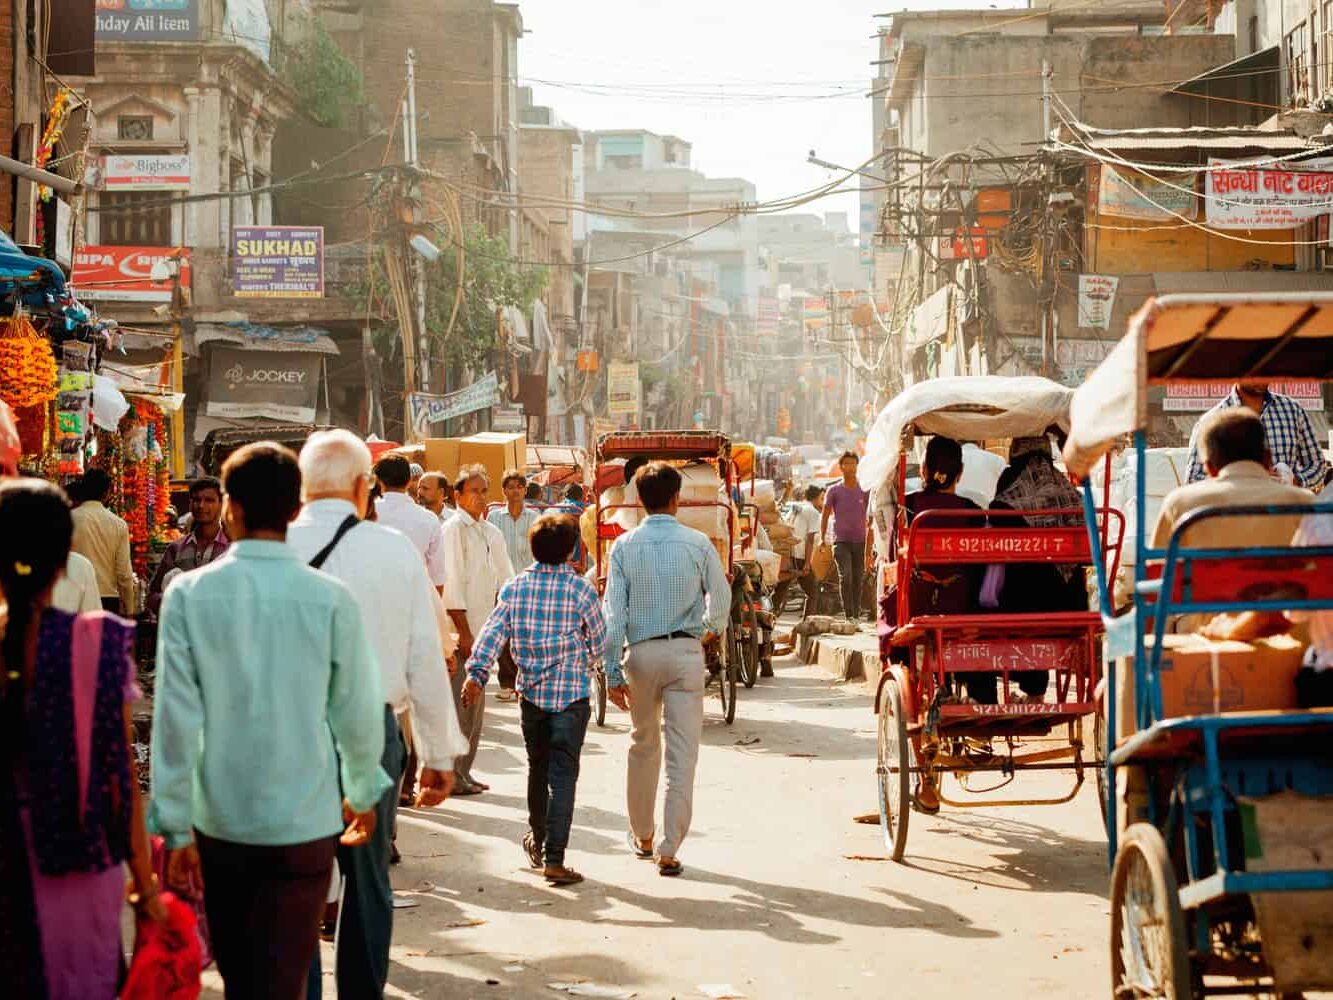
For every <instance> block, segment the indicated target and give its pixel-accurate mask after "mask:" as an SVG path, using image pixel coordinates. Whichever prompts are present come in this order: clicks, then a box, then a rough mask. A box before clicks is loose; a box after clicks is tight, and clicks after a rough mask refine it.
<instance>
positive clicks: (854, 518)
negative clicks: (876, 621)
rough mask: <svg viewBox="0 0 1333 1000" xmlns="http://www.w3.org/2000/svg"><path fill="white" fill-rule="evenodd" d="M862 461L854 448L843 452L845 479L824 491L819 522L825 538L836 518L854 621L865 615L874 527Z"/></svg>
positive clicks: (847, 612)
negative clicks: (868, 555)
mask: <svg viewBox="0 0 1333 1000" xmlns="http://www.w3.org/2000/svg"><path fill="white" fill-rule="evenodd" d="M860 464H861V460H860V459H859V458H857V457H856V454H855V453H854V452H850V451H844V452H843V453H842V458H841V459H839V460H838V468H840V469H841V470H842V482H840V483H834V484H833V485H832V486H830V487H829V488H828V492H827V493H825V494H824V515H823V517H822V518H821V520H820V523H819V535H820V537H821V538H823V537H824V536H825V535H826V534H828V526H829V518H830V517H831V518H832V519H833V558H834V559H835V560H836V561H837V564H838V582H839V584H840V586H841V589H842V613H843V616H844V617H846V618H850V619H851V620H852V621H860V619H861V613H862V603H863V602H862V595H863V593H864V591H865V576H866V544H867V541H868V539H869V531H870V519H869V517H868V516H867V511H868V509H869V506H870V494H869V493H868V492H867V491H865V490H863V489H861V484H860V483H859V482H858V481H857V478H856V470H857V467H858V466H859V465H860Z"/></svg>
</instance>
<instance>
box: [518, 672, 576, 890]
mask: <svg viewBox="0 0 1333 1000" xmlns="http://www.w3.org/2000/svg"><path fill="white" fill-rule="evenodd" d="M522 712H523V743H524V744H525V745H526V746H527V748H528V826H529V828H530V829H531V830H532V836H533V838H534V839H535V840H536V841H537V843H538V844H540V845H542V847H543V857H544V859H545V861H546V864H547V865H563V864H564V863H565V848H566V847H568V846H569V828H570V825H571V824H572V823H573V822H574V788H575V786H576V785H577V784H578V780H579V755H580V754H581V753H582V752H583V738H584V736H585V735H587V732H588V716H589V714H590V709H589V706H588V699H587V698H581V699H579V700H578V701H576V702H574V704H572V705H570V706H569V707H568V708H566V709H565V710H564V711H561V712H548V711H546V709H544V708H538V707H537V706H536V705H534V704H532V703H531V702H529V701H527V700H524V702H523V705H522Z"/></svg>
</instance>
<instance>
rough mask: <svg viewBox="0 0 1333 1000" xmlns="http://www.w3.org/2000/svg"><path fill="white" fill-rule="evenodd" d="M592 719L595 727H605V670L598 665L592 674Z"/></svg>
mask: <svg viewBox="0 0 1333 1000" xmlns="http://www.w3.org/2000/svg"><path fill="white" fill-rule="evenodd" d="M592 683H593V688H594V690H593V707H594V709H595V711H596V715H595V716H594V718H595V719H596V720H597V725H599V726H605V725H606V669H605V668H604V667H603V666H602V665H601V664H600V663H599V664H597V668H596V669H595V670H594V671H593V673H592Z"/></svg>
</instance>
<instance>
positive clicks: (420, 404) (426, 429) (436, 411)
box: [410, 372, 500, 438]
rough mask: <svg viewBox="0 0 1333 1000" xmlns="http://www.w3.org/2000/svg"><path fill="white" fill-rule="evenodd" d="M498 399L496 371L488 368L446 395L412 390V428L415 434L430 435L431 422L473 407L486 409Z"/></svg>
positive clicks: (473, 409)
mask: <svg viewBox="0 0 1333 1000" xmlns="http://www.w3.org/2000/svg"><path fill="white" fill-rule="evenodd" d="M498 402H500V380H499V378H498V376H496V374H495V372H490V373H489V374H487V375H486V376H484V377H483V378H480V379H478V380H477V381H476V382H473V383H472V384H471V385H469V386H467V387H466V388H463V389H459V390H458V391H457V392H451V393H449V394H448V395H445V396H436V395H432V394H430V393H426V392H414V393H412V395H411V397H410V405H411V411H412V430H413V431H414V432H415V433H416V436H417V437H418V438H424V437H429V436H430V428H431V425H433V424H440V423H443V422H444V421H446V420H451V419H453V418H454V417H461V416H463V415H464V414H467V413H472V412H474V411H475V410H485V409H488V408H489V407H492V406H494V405H495V404H496V403H498Z"/></svg>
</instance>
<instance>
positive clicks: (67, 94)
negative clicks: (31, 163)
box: [33, 87, 74, 201]
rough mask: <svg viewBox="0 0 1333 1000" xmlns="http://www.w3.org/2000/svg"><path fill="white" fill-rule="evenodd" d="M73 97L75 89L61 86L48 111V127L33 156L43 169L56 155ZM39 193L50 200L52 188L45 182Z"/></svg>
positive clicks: (43, 131)
mask: <svg viewBox="0 0 1333 1000" xmlns="http://www.w3.org/2000/svg"><path fill="white" fill-rule="evenodd" d="M73 97H74V91H72V90H70V89H69V88H68V87H61V88H60V90H59V91H58V92H57V93H56V96H55V100H53V101H52V102H51V109H50V110H49V111H47V113H46V128H45V129H43V130H42V141H41V142H40V143H38V144H37V155H36V156H35V157H34V158H33V159H34V160H35V162H36V164H37V166H38V167H39V168H41V169H43V170H44V169H46V165H47V164H48V163H50V162H51V157H53V156H54V155H55V152H56V143H58V142H59V141H60V137H61V136H62V135H64V134H65V126H66V125H67V124H69V116H70V112H71V111H73V110H74V107H73V100H72V99H73ZM37 195H38V197H40V198H41V199H42V201H50V200H51V189H50V188H49V187H47V186H46V185H45V184H39V185H38V187H37Z"/></svg>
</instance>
